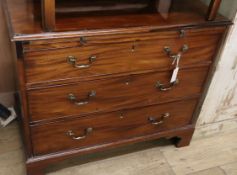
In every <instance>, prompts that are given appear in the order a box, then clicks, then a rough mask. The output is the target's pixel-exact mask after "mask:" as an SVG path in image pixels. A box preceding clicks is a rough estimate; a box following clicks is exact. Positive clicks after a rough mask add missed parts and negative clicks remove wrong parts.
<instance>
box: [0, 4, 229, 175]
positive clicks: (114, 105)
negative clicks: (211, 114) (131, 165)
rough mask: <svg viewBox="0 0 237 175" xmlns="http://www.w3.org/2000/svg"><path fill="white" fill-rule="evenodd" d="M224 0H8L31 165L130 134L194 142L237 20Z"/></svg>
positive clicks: (109, 144)
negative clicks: (222, 10) (222, 8)
mask: <svg viewBox="0 0 237 175" xmlns="http://www.w3.org/2000/svg"><path fill="white" fill-rule="evenodd" d="M220 2H221V1H220V0H212V1H211V3H210V6H209V7H208V6H206V5H205V4H203V3H202V2H201V1H199V0H173V1H171V0H158V1H157V0H119V1H118V0H91V1H85V0H57V1H55V0H42V1H40V0H2V6H3V8H4V10H5V16H6V18H7V21H8V26H9V33H10V36H11V40H12V41H13V43H14V46H15V50H14V52H15V53H16V65H17V66H16V67H17V72H18V74H17V76H18V85H19V97H20V101H19V105H20V106H21V114H22V115H21V116H22V117H21V119H22V122H21V123H22V130H23V136H24V141H25V148H26V155H27V161H26V167H27V173H28V175H43V174H44V169H45V168H46V167H47V166H50V165H51V164H53V163H56V162H58V161H61V160H64V159H67V158H70V157H74V156H77V155H82V154H86V153H93V152H96V151H102V150H106V149H109V148H114V147H117V146H122V145H126V144H129V143H136V142H141V141H146V140H152V139H158V138H167V139H172V140H173V141H174V143H175V144H176V146H177V147H182V146H187V145H189V143H190V141H191V138H192V135H193V132H194V128H195V123H196V120H197V117H198V113H199V109H200V107H201V105H202V99H203V97H204V96H205V93H204V92H205V89H206V88H207V87H208V79H210V72H211V70H212V65H213V63H214V62H215V57H216V54H217V52H218V48H219V46H220V43H221V41H222V39H223V36H224V34H225V32H226V30H227V28H228V26H229V25H231V21H229V20H228V19H226V18H224V17H223V16H221V15H219V14H217V10H218V7H219V5H220ZM118 3H120V4H118ZM178 69H179V71H178V73H177V72H176V73H177V77H175V70H178ZM172 76H173V79H172V80H171V77H172Z"/></svg>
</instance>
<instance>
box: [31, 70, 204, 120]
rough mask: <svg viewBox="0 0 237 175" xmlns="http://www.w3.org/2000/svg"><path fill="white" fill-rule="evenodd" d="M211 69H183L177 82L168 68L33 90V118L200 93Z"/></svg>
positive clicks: (84, 113) (171, 98) (152, 102)
mask: <svg viewBox="0 0 237 175" xmlns="http://www.w3.org/2000/svg"><path fill="white" fill-rule="evenodd" d="M208 69H209V67H200V68H193V69H184V70H181V71H180V72H179V74H178V79H179V82H178V84H170V83H169V81H170V78H171V74H172V71H167V72H153V73H147V74H139V75H130V76H123V77H117V78H111V79H101V80H96V81H86V82H81V83H77V84H71V85H65V86H60V87H52V88H45V89H35V90H30V91H28V92H27V94H28V102H29V112H30V116H31V121H40V120H47V119H55V118H60V117H65V116H74V115H87V114H90V113H95V112H109V111H115V110H119V109H123V108H131V107H138V106H144V105H150V104H156V103H162V102H167V101H170V100H175V99H179V98H184V97H187V96H191V95H199V94H200V93H201V91H202V87H203V83H204V82H205V79H206V76H207V73H208ZM167 87H170V89H169V88H167ZM165 88H167V90H166V89H165Z"/></svg>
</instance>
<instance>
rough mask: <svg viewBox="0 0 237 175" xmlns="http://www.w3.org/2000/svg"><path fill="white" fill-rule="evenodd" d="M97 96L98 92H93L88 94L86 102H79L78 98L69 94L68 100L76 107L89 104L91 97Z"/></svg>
mask: <svg viewBox="0 0 237 175" xmlns="http://www.w3.org/2000/svg"><path fill="white" fill-rule="evenodd" d="M95 96H96V91H93V90H92V91H91V92H89V93H88V97H87V98H86V99H84V100H77V97H76V96H75V95H74V94H73V93H70V94H68V99H69V100H70V101H71V102H73V103H74V104H75V105H77V106H82V105H86V104H88V103H89V100H90V99H91V97H95Z"/></svg>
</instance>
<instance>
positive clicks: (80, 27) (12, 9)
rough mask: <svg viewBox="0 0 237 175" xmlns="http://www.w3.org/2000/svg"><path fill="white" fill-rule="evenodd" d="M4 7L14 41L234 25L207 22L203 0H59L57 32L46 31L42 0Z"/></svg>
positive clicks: (10, 1) (10, 0)
mask: <svg viewBox="0 0 237 175" xmlns="http://www.w3.org/2000/svg"><path fill="white" fill-rule="evenodd" d="M42 1H45V0H42ZM215 1H216V0H215ZM51 2H52V1H51ZM213 2H214V0H213ZM2 5H3V8H4V10H5V15H6V16H7V21H8V24H9V30H10V32H11V38H12V40H13V41H25V40H37V39H49V38H70V37H77V36H81V35H98V34H99V35H104V34H110V33H113V34H114V33H126V32H127V33H134V32H143V31H148V32H149V31H153V30H163V29H168V28H169V29H172V28H181V27H197V26H213V25H214V26H218V25H228V24H231V22H230V21H229V20H228V19H226V18H225V17H223V16H221V15H217V17H216V18H215V20H211V21H210V20H207V17H206V13H207V11H208V6H206V5H204V3H202V2H201V1H200V0H192V1H190V0H149V1H148V0H132V1H128V0H122V1H118V0H114V1H113V3H111V1H108V0H97V1H95V0H93V1H91V2H87V1H84V0H69V1H63V0H60V1H56V3H55V6H54V10H55V26H54V29H53V31H51V32H46V31H45V30H44V28H43V27H42V14H41V11H42V9H41V7H42V4H40V1H36V0H3V1H2ZM214 5H215V4H214ZM214 5H213V6H214ZM49 11H51V9H49Z"/></svg>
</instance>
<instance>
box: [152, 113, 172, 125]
mask: <svg viewBox="0 0 237 175" xmlns="http://www.w3.org/2000/svg"><path fill="white" fill-rule="evenodd" d="M167 118H170V113H168V112H167V113H164V114H163V115H162V116H161V119H160V120H157V119H156V118H155V117H149V118H148V121H149V122H150V123H151V124H152V125H161V124H163V123H164V122H165V120H166V119H167Z"/></svg>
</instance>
